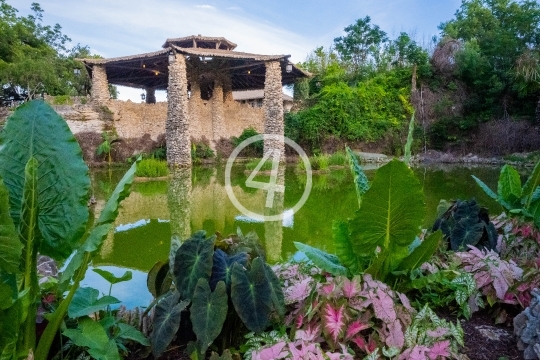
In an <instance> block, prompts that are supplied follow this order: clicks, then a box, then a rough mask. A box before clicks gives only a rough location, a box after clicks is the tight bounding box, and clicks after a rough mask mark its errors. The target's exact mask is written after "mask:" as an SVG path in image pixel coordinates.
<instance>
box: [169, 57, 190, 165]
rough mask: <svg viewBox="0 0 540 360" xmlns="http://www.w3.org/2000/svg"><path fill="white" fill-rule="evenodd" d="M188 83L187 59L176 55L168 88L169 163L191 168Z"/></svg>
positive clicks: (171, 64)
mask: <svg viewBox="0 0 540 360" xmlns="http://www.w3.org/2000/svg"><path fill="white" fill-rule="evenodd" d="M187 87H188V82H187V75H186V59H185V58H184V56H183V55H176V57H175V61H174V62H172V63H170V64H169V86H168V88H167V96H168V100H167V101H168V104H167V124H166V126H165V137H166V141H167V162H168V164H169V166H191V138H190V137H191V136H190V133H189V111H188V90H187Z"/></svg>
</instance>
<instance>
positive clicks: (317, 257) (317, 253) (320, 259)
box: [294, 241, 347, 276]
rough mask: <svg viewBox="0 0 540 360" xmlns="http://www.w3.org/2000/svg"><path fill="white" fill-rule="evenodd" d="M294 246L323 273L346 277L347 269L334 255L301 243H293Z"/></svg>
mask: <svg viewBox="0 0 540 360" xmlns="http://www.w3.org/2000/svg"><path fill="white" fill-rule="evenodd" d="M294 246H296V248H297V249H298V250H300V251H302V252H303V253H304V254H306V257H307V258H308V259H309V260H311V261H312V262H313V264H315V265H316V266H318V267H319V268H321V269H323V270H324V271H326V272H328V273H330V274H332V275H335V276H339V275H347V268H345V267H344V266H343V265H341V264H340V262H339V259H338V258H337V256H336V255H333V254H328V253H326V252H324V251H322V250H319V249H317V248H314V247H312V246H309V245H307V244H303V243H301V242H296V241H295V242H294Z"/></svg>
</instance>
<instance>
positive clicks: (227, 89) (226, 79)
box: [222, 74, 234, 102]
mask: <svg viewBox="0 0 540 360" xmlns="http://www.w3.org/2000/svg"><path fill="white" fill-rule="evenodd" d="M222 83H223V102H227V101H234V99H233V94H232V83H231V76H230V75H229V74H227V75H224V76H223V80H222Z"/></svg>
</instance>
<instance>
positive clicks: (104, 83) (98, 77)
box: [91, 65, 111, 104]
mask: <svg viewBox="0 0 540 360" xmlns="http://www.w3.org/2000/svg"><path fill="white" fill-rule="evenodd" d="M91 92H92V95H91V98H92V101H94V102H96V103H98V104H100V103H104V102H106V101H108V100H109V99H110V98H111V94H110V93H109V82H108V80H107V71H106V69H105V65H94V66H93V67H92V90H91Z"/></svg>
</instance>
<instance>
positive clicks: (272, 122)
mask: <svg viewBox="0 0 540 360" xmlns="http://www.w3.org/2000/svg"><path fill="white" fill-rule="evenodd" d="M282 87H283V86H282V79H281V66H280V63H279V61H268V62H266V78H265V80H264V100H263V109H264V133H265V134H275V135H281V136H283V135H284V130H285V127H284V124H283V90H282ZM272 150H277V151H279V152H280V157H279V159H280V161H285V156H284V155H285V145H284V142H283V141H280V140H265V142H264V154H265V155H266V154H268V152H270V151H272Z"/></svg>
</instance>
